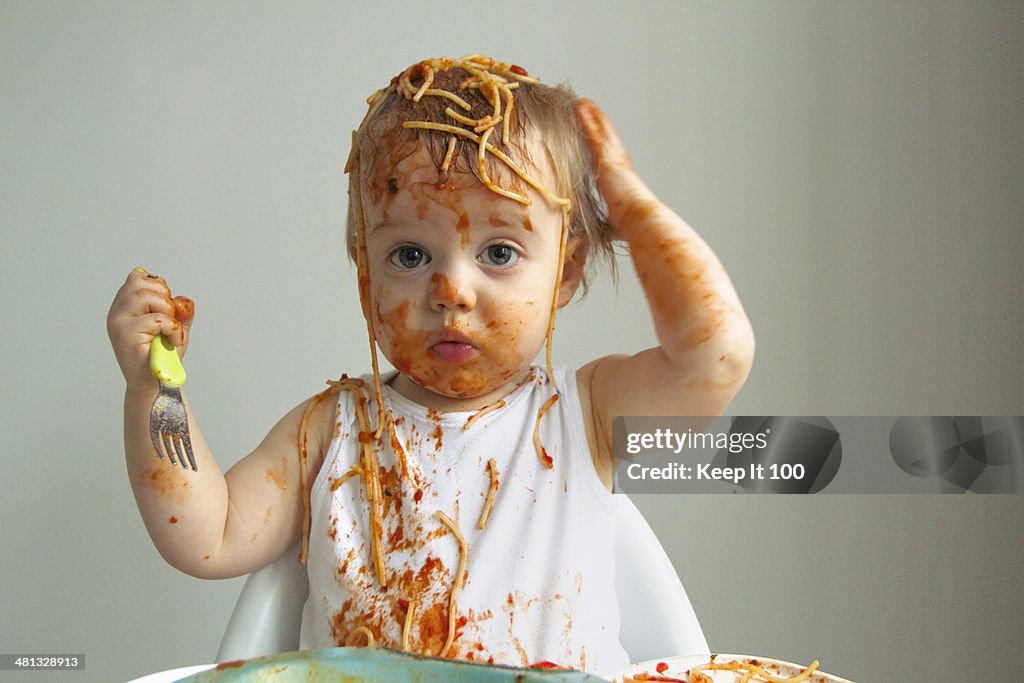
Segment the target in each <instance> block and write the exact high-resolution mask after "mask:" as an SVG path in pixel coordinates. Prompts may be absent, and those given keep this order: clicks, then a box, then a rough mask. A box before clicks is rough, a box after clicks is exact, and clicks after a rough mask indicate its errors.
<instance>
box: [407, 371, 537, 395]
mask: <svg viewBox="0 0 1024 683" xmlns="http://www.w3.org/2000/svg"><path fill="white" fill-rule="evenodd" d="M396 367H398V366H396ZM398 371H399V373H400V374H401V376H402V377H404V378H405V379H406V380H407V381H408V382H410V383H412V384H414V385H415V386H416V387H417V388H418V389H419V390H421V391H422V392H426V394H425V395H424V396H423V397H422V398H423V399H429V398H430V395H433V396H435V397H437V398H438V399H441V400H445V399H447V400H452V401H482V402H489V401H492V400H497V399H499V398H501V397H502V396H504V395H505V394H507V393H509V392H510V391H511V390H512V389H514V388H515V386H516V385H518V384H519V382H521V381H522V379H523V377H524V376H525V375H526V374H528V373H529V364H526V365H523V366H522V367H518V366H517V367H513V368H504V369H497V368H488V369H482V368H478V367H463V368H450V369H448V368H443V367H442V368H441V369H439V368H437V367H430V368H401V367H398Z"/></svg>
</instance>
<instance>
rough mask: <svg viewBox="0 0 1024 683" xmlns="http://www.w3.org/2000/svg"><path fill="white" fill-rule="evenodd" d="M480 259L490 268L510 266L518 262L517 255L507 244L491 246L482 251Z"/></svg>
mask: <svg viewBox="0 0 1024 683" xmlns="http://www.w3.org/2000/svg"><path fill="white" fill-rule="evenodd" d="M480 258H481V259H482V260H483V261H484V262H485V263H488V264H490V265H492V266H510V265H512V264H513V263H515V262H516V261H518V260H519V254H517V253H516V250H515V249H513V248H512V247H511V246H509V245H507V244H492V245H491V246H489V247H487V248H486V249H484V252H483V253H482V254H481V255H480Z"/></svg>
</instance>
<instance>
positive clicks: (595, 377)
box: [577, 100, 754, 453]
mask: <svg viewBox="0 0 1024 683" xmlns="http://www.w3.org/2000/svg"><path fill="white" fill-rule="evenodd" d="M577 115H578V120H579V122H580V125H581V127H582V129H583V131H584V134H585V136H586V137H587V140H588V143H589V145H590V149H591V152H592V156H593V160H594V164H595V168H596V170H597V173H598V186H599V189H600V191H601V195H602V197H604V199H605V201H606V202H607V204H608V212H609V218H610V220H611V223H612V225H613V226H615V228H616V230H617V231H618V233H619V237H620V238H622V239H624V240H625V241H626V242H627V243H628V244H629V250H630V254H631V256H632V259H633V264H634V266H635V267H636V272H637V275H638V277H639V278H640V282H641V285H642V286H643V289H644V292H645V294H646V295H647V302H648V305H649V306H650V309H651V315H652V317H653V319H654V326H655V331H656V332H657V335H658V341H659V346H657V347H655V348H653V349H648V350H646V351H642V352H640V353H638V354H636V355H633V356H609V357H606V358H601V359H598V360H596V361H594V362H593V363H591V364H589V365H588V366H585V367H584V368H582V369H581V371H580V378H581V380H582V381H583V384H581V389H584V390H586V389H589V399H590V404H591V411H592V416H593V420H594V426H595V430H596V431H597V432H598V433H596V434H594V435H593V436H595V437H596V442H597V443H596V444H592V445H596V446H597V447H598V449H600V450H602V451H604V452H605V453H607V444H608V443H610V431H611V418H612V417H614V416H616V415H718V414H720V413H721V412H722V411H723V410H724V409H725V407H726V406H727V405H728V403H729V401H731V400H732V398H733V396H735V395H736V392H738V391H739V389H740V387H741V386H742V385H743V382H744V381H745V380H746V378H747V375H748V374H749V372H750V367H751V363H752V361H753V356H754V335H753V331H752V329H751V327H750V322H749V321H748V320H747V316H746V314H745V313H744V311H743V306H742V305H741V304H740V301H739V297H738V296H737V294H736V291H735V289H734V288H733V286H732V282H731V281H730V280H729V276H728V274H727V273H726V272H725V268H724V267H723V266H722V264H721V263H720V262H719V260H718V258H717V257H716V256H715V254H714V252H712V251H711V248H710V247H709V246H708V245H707V244H706V243H705V242H704V240H703V239H701V237H700V235H698V234H697V233H696V232H695V231H694V230H693V229H692V228H691V227H690V226H689V225H687V224H686V222H685V221H683V219H682V218H680V217H679V216H678V215H676V213H675V212H673V211H672V210H671V209H669V208H668V207H667V206H665V205H664V204H662V203H661V202H660V201H659V200H658V199H657V198H656V197H655V196H654V194H653V193H652V192H651V190H650V189H648V187H647V186H646V185H645V184H644V182H643V181H642V180H641V179H640V177H639V176H638V175H637V174H636V172H635V171H634V170H633V167H632V163H631V162H630V159H629V156H628V154H627V153H626V150H625V148H624V146H623V145H622V142H621V141H620V139H619V137H618V135H617V134H616V133H615V130H614V129H613V128H612V125H611V122H610V121H609V120H608V118H607V117H606V116H605V115H604V113H603V112H601V110H600V109H598V108H597V106H596V105H594V104H593V103H592V102H590V101H588V100H583V101H582V102H581V103H580V104H579V106H578V108H577ZM593 441H594V439H592V442H593Z"/></svg>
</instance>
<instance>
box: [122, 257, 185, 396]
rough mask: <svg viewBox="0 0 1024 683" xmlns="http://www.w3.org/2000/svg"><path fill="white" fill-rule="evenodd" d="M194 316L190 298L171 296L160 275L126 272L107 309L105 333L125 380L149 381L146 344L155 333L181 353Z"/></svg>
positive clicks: (141, 271)
mask: <svg viewBox="0 0 1024 683" xmlns="http://www.w3.org/2000/svg"><path fill="white" fill-rule="evenodd" d="M194 316H195V303H194V302H193V301H192V299H189V298H188V297H184V296H177V297H173V298H172V297H171V290H170V288H169V287H168V286H167V282H166V281H165V280H164V279H163V278H162V277H160V276H158V275H153V274H152V273H147V272H146V271H144V270H143V269H141V268H136V269H135V270H133V271H132V272H131V273H129V275H128V279H127V280H125V283H124V284H123V285H122V286H121V288H120V289H119V290H118V291H117V294H116V295H115V296H114V301H113V303H112V304H111V305H110V311H109V312H108V313H107V334H108V335H109V336H110V343H111V345H112V346H113V347H114V355H115V356H116V357H117V363H118V365H120V366H121V372H122V374H124V377H125V380H126V381H127V382H128V383H129V384H131V383H133V382H137V381H142V380H145V381H148V378H149V377H150V376H151V375H150V371H149V344H150V342H151V341H152V340H153V337H155V336H156V335H158V334H162V335H164V336H165V337H167V338H168V339H169V340H170V342H171V343H172V344H173V345H174V346H175V347H177V348H178V353H179V354H181V355H184V353H185V349H186V348H187V346H188V336H189V330H190V329H191V327H192V319H193V317H194Z"/></svg>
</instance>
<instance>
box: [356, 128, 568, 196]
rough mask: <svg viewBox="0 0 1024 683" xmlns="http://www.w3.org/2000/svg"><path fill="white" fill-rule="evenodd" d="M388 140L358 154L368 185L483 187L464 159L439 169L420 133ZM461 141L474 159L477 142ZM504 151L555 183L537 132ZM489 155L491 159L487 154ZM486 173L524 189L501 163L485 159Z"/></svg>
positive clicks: (543, 180)
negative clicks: (411, 140)
mask: <svg viewBox="0 0 1024 683" xmlns="http://www.w3.org/2000/svg"><path fill="white" fill-rule="evenodd" d="M428 135H434V133H429V134H428ZM386 139H388V138H386ZM445 139H447V138H445ZM389 141H390V142H391V143H392V144H382V145H376V146H375V147H374V149H373V150H372V151H371V152H370V153H369V154H366V153H363V154H362V155H361V156H362V163H361V164H360V165H361V166H363V168H362V169H361V170H362V176H363V178H364V181H368V182H369V184H370V185H371V186H377V185H381V184H382V183H383V184H388V185H390V186H391V187H390V188H389V189H390V190H391V191H392V192H393V191H394V189H395V188H394V186H395V185H397V186H398V187H399V188H401V187H403V186H405V187H407V186H410V185H415V184H418V183H428V184H431V185H436V184H438V183H443V184H444V185H445V186H446V187H447V188H449V189H459V188H465V189H471V188H475V187H486V186H485V184H484V183H483V181H482V180H481V179H480V178H479V177H478V174H477V173H474V172H473V171H474V170H475V169H467V168H466V164H465V161H464V160H453V161H452V163H451V170H450V171H448V172H442V171H441V170H440V164H439V162H438V160H437V159H436V158H435V157H436V153H434V152H432V150H431V148H430V146H429V145H428V143H427V142H426V140H425V139H424V137H423V136H420V137H419V138H418V139H417V140H415V141H414V142H409V141H403V142H399V141H398V139H397V137H390V138H389ZM461 144H468V145H470V147H471V148H472V152H473V161H474V163H476V150H477V146H476V145H475V144H473V143H472V142H463V143H461ZM442 146H443V145H442ZM503 151H504V152H505V154H506V155H508V156H509V157H510V158H511V159H512V160H513V161H514V163H517V164H518V165H519V166H520V167H521V168H522V169H524V170H525V171H526V172H527V173H529V174H530V175H531V176H532V177H533V178H534V179H536V180H537V181H538V182H540V183H541V184H544V185H545V186H547V187H550V188H553V187H556V186H557V185H558V183H557V182H556V177H555V171H554V165H553V163H552V159H551V153H550V151H549V150H548V148H547V146H546V145H545V144H544V142H543V140H542V139H541V136H540V135H536V134H533V133H532V132H531V131H527V132H526V134H525V136H524V137H523V139H521V140H518V141H516V142H515V143H514V145H510V146H506V149H504V150H503ZM488 157H490V158H492V159H493V156H492V155H490V154H488ZM487 175H488V176H489V177H490V179H491V181H492V182H494V183H495V184H497V185H499V186H503V187H506V186H508V185H512V186H514V187H516V188H517V189H519V190H520V191H522V190H523V189H525V188H524V187H523V183H522V181H521V179H520V178H519V176H518V175H517V173H516V172H515V171H514V170H513V169H512V168H510V167H509V166H507V165H506V164H504V163H488V166H487ZM391 181H394V182H393V183H392V182H391ZM381 189H383V187H382V188H381ZM494 198H495V199H505V198H504V197H501V196H500V195H498V194H494Z"/></svg>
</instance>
